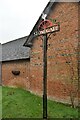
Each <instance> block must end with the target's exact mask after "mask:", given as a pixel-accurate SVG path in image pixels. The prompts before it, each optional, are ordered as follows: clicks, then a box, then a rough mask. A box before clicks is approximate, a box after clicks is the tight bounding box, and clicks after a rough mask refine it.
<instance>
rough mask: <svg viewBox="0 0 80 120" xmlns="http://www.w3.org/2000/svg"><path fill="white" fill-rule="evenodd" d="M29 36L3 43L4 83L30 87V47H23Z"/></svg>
mask: <svg viewBox="0 0 80 120" xmlns="http://www.w3.org/2000/svg"><path fill="white" fill-rule="evenodd" d="M26 38H27V37H23V38H20V39H17V40H13V41H10V42H8V43H5V44H3V45H2V84H3V85H7V86H14V87H22V88H25V89H27V90H28V89H29V61H30V56H29V49H30V48H28V47H27V48H25V47H23V44H24V42H25V40H26Z"/></svg>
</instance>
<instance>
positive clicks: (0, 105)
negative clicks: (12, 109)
mask: <svg viewBox="0 0 80 120" xmlns="http://www.w3.org/2000/svg"><path fill="white" fill-rule="evenodd" d="M1 118H2V87H1V86H0V119H1Z"/></svg>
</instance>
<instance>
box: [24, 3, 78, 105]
mask: <svg viewBox="0 0 80 120" xmlns="http://www.w3.org/2000/svg"><path fill="white" fill-rule="evenodd" d="M78 7H79V3H77V2H73V3H72V2H69V3H68V2H57V3H56V2H49V3H48V4H47V6H46V8H45V9H44V11H43V13H44V14H47V18H46V19H48V20H51V19H53V20H55V21H57V22H60V31H59V32H56V33H52V34H51V35H50V36H49V38H48V50H47V52H48V53H47V61H48V63H47V69H48V72H47V83H48V85H47V88H48V90H47V93H48V97H49V98H51V99H54V100H57V101H61V102H68V103H70V101H71V100H72V99H74V98H78V95H79V94H78V80H79V79H78V67H79V66H78V59H77V58H78V48H79V46H78V45H79V44H78V37H79V36H78V32H79V28H78ZM41 21H42V14H41V16H40V18H39V19H38V21H37V23H36V24H35V26H34V28H33V30H32V31H31V33H30V35H29V36H28V38H27V41H26V42H25V44H24V46H29V47H30V48H31V52H30V53H31V54H30V80H31V91H33V92H34V93H36V94H37V93H38V94H42V91H43V81H42V80H43V71H42V70H43V62H42V60H43V47H42V36H37V35H35V33H36V31H37V29H38V26H39V24H40V23H41ZM74 101H76V99H75V100H74Z"/></svg>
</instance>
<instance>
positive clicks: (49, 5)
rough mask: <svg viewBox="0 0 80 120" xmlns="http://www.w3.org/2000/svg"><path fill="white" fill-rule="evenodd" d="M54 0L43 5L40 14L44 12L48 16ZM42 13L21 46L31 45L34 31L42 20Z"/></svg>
mask: <svg viewBox="0 0 80 120" xmlns="http://www.w3.org/2000/svg"><path fill="white" fill-rule="evenodd" d="M54 2H55V0H53V2H52V0H50V1H49V2H48V4H47V6H46V7H45V9H44V10H43V12H42V14H43V13H44V14H47V16H48V15H49V13H50V11H51V8H52V6H53V4H54ZM42 14H41V15H40V17H39V19H38V21H37V22H36V24H35V26H34V27H33V29H32V31H31V32H30V35H29V36H28V37H27V39H26V42H25V43H24V45H23V46H26V47H31V46H32V39H33V38H34V37H35V36H34V33H35V32H36V30H37V29H38V26H39V24H40V22H41V21H42Z"/></svg>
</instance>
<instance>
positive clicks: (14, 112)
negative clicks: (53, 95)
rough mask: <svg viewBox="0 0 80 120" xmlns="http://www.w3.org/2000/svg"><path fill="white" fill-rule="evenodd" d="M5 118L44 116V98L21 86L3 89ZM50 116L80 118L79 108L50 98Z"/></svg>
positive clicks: (3, 114)
mask: <svg viewBox="0 0 80 120" xmlns="http://www.w3.org/2000/svg"><path fill="white" fill-rule="evenodd" d="M2 93H3V97H2V104H3V107H2V111H3V112H2V117H3V118H42V116H43V113H42V111H43V110H42V108H43V106H42V98H41V97H39V96H36V95H34V94H31V93H30V92H28V91H25V90H23V89H20V88H8V87H3V89H2ZM48 117H49V118H78V108H74V109H73V108H71V107H70V106H66V105H64V104H60V103H57V102H53V101H51V100H48Z"/></svg>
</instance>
